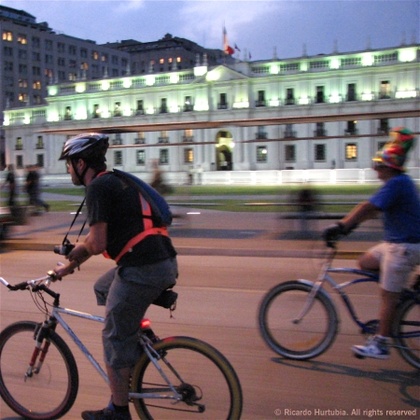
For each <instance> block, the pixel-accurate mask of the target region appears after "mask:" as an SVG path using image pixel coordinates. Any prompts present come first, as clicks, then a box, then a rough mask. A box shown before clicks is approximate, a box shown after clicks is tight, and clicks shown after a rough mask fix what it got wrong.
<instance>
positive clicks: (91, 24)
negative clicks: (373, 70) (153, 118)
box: [0, 0, 420, 60]
mask: <svg viewBox="0 0 420 420" xmlns="http://www.w3.org/2000/svg"><path fill="white" fill-rule="evenodd" d="M0 4H2V5H4V6H9V7H13V8H15V9H22V10H25V11H26V12H28V13H30V14H32V15H33V16H35V17H36V18H37V22H48V24H49V26H50V27H51V28H53V29H54V30H55V31H56V32H57V33H65V34H67V35H71V36H76V37H79V38H88V39H91V40H94V41H96V42H97V43H106V42H115V41H120V40H123V39H136V40H138V41H143V42H148V41H155V40H157V39H160V38H162V37H163V36H164V35H165V34H166V33H170V34H172V35H173V36H178V37H182V38H188V39H191V40H192V41H194V42H196V43H198V44H200V45H203V46H205V47H208V48H222V30H223V25H225V26H226V30H227V36H228V40H229V44H231V45H232V47H233V46H234V45H235V44H236V45H237V46H238V47H239V48H240V50H241V52H240V53H236V54H237V55H236V57H237V58H243V57H244V55H245V54H247V55H248V54H249V53H250V54H251V57H252V60H264V59H270V58H272V57H273V54H274V50H276V52H277V56H278V57H279V58H292V57H299V56H301V55H302V52H303V51H304V49H305V50H306V52H307V54H308V55H316V54H323V53H324V54H328V53H331V52H333V50H334V48H335V46H336V47H337V50H338V51H339V52H351V51H359V50H363V49H365V48H366V47H367V46H368V45H370V47H371V48H372V49H375V48H383V47H395V46H399V45H401V43H402V42H404V41H405V42H406V43H412V42H413V41H414V42H416V43H418V42H419V30H420V0H398V1H393V0H361V1H356V0H306V1H300V0H269V1H267V0H248V1H246V0H225V1H218V0H187V1H183V0H124V1H120V0H0ZM245 51H246V53H245Z"/></svg>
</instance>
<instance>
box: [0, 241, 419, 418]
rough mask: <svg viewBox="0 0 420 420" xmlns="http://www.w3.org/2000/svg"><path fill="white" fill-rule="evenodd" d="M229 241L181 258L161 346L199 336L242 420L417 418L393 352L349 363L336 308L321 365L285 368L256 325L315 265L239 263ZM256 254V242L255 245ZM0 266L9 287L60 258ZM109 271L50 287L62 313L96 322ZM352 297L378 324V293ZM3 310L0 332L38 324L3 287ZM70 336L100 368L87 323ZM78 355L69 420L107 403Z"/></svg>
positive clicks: (11, 255) (348, 340) (157, 323)
mask: <svg viewBox="0 0 420 420" xmlns="http://www.w3.org/2000/svg"><path fill="white" fill-rule="evenodd" d="M231 241H233V240H223V241H222V240H218V243H219V249H220V250H221V251H220V252H219V255H209V254H208V253H207V255H204V254H205V253H204V252H202V253H201V255H191V253H190V254H188V255H187V254H181V255H180V256H179V265H180V278H179V282H178V285H177V291H178V292H179V303H178V307H177V310H176V311H175V313H174V318H170V316H169V312H168V311H166V310H163V309H161V308H157V307H153V308H151V309H150V311H149V314H148V315H149V316H150V318H151V319H152V322H153V324H154V327H155V330H156V332H157V333H158V335H160V336H161V337H164V336H168V335H190V336H193V337H197V338H200V339H203V340H205V341H208V342H209V343H211V344H212V345H214V346H216V347H217V348H218V349H219V350H221V351H222V352H223V353H224V354H225V355H226V356H227V357H228V359H229V360H230V361H231V363H232V364H233V366H234V368H235V369H236V371H237V373H238V375H239V378H240V380H241V383H242V388H243V393H244V410H243V419H249V420H256V419H303V418H305V419H306V418H308V419H312V418H313V419H318V418H328V419H345V418H355V419H367V418H373V419H376V418H377V419H379V418H380V419H383V418H395V419H411V418H413V419H414V418H415V419H418V418H419V415H420V387H419V384H420V382H419V376H418V372H417V371H414V370H413V368H411V367H410V366H409V365H408V364H406V363H405V362H404V361H403V360H402V359H401V358H400V356H399V355H397V354H396V353H393V354H392V357H391V359H390V360H388V361H377V360H359V359H356V358H354V357H353V356H352V355H351V353H350V350H349V349H350V347H351V345H352V344H355V343H360V342H361V341H362V338H361V337H360V336H359V335H358V332H357V329H356V328H355V326H354V325H352V324H351V323H350V321H349V317H348V316H347V315H346V313H345V312H344V308H343V307H342V305H338V307H339V313H340V316H341V321H342V322H341V332H340V335H339V336H338V337H337V340H336V342H335V343H334V345H333V346H332V347H331V348H330V349H329V350H328V351H327V352H326V353H325V354H323V355H321V356H320V357H319V358H317V359H315V360H313V361H307V362H297V361H290V360H284V359H282V358H280V357H277V356H276V355H275V354H274V353H273V352H272V351H271V350H269V349H268V348H267V346H266V345H265V343H264V342H263V341H262V339H261V338H260V335H259V332H258V329H257V323H256V314H257V308H258V305H259V302H260V300H261V298H262V296H263V294H264V293H265V292H266V291H267V290H268V289H269V288H270V287H272V286H273V285H275V284H276V283H278V282H281V281H285V280H288V279H292V278H297V277H299V278H301V277H306V278H310V279H311V278H313V277H314V275H315V273H316V271H317V270H318V268H319V263H320V259H319V258H309V257H305V258H303V257H302V256H300V255H297V257H296V256H285V257H282V256H269V255H258V256H251V255H248V249H247V253H246V255H242V256H240V255H228V256H224V255H220V254H222V253H223V252H222V251H223V250H228V249H229V244H232V243H235V244H238V242H236V241H235V242H231ZM248 241H249V240H248ZM277 243H278V242H277ZM254 245H258V243H257V242H255V241H254ZM0 258H1V260H0V261H1V268H0V275H1V276H2V277H4V278H6V279H7V280H9V281H10V282H11V283H14V282H19V281H22V280H25V279H28V278H35V277H39V276H41V275H43V274H44V273H45V272H46V270H48V269H50V268H53V267H54V265H55V263H56V262H57V260H58V259H59V257H58V256H56V255H54V254H53V253H51V252H49V253H47V252H41V251H37V252H34V251H16V250H13V251H7V252H3V253H2V254H1V255H0ZM111 265H112V262H110V261H107V260H105V259H103V258H102V257H95V258H93V259H91V260H90V261H89V262H87V263H86V264H85V265H84V266H83V267H82V270H81V271H80V272H76V273H75V274H74V275H72V276H71V277H67V278H66V279H65V280H64V281H62V282H60V283H56V286H57V289H58V290H59V291H60V293H61V296H62V303H63V305H64V306H66V307H70V308H73V309H78V310H81V311H86V312H93V313H96V314H100V315H101V314H102V311H103V309H101V308H98V307H97V306H96V304H95V301H94V296H93V292H92V284H93V281H94V279H96V278H97V277H98V275H99V274H100V273H102V272H103V271H105V270H106V268H107V267H109V266H111ZM336 265H337V266H339V265H354V262H353V261H349V260H337V261H336ZM352 297H354V299H355V301H357V302H358V307H359V308H360V309H359V310H360V313H361V314H362V317H363V318H364V317H368V318H372V317H374V316H375V312H376V302H377V289H376V288H367V289H363V290H361V291H358V292H357V294H354V295H352ZM0 303H1V312H0V314H1V318H0V326H1V328H4V327H5V326H6V325H8V324H9V323H10V322H12V321H16V320H20V319H35V320H39V319H41V317H40V315H39V314H38V313H37V310H36V308H35V307H34V305H33V303H32V300H31V298H30V296H29V294H27V293H24V292H19V293H18V292H16V293H8V292H6V291H5V289H4V288H3V287H2V289H0ZM70 322H73V321H72V320H70ZM74 327H75V330H76V332H77V333H78V334H80V337H81V338H82V340H83V341H86V344H87V345H88V347H89V348H90V350H91V351H92V352H93V354H94V355H95V356H96V357H98V359H99V360H101V348H100V347H101V346H100V338H99V337H100V325H98V324H94V325H90V324H89V323H88V322H86V321H83V322H81V323H78V322H76V323H75V325H74ZM61 333H62V334H61V335H62V336H63V337H65V336H64V334H65V333H64V332H63V331H61ZM73 347H74V346H72V348H73ZM74 354H75V357H76V360H77V363H78V365H79V372H80V382H81V383H80V390H79V396H78V398H77V400H76V403H75V405H74V407H73V408H72V410H71V411H70V412H69V414H68V415H67V416H66V417H65V418H66V419H70V420H72V419H78V418H80V412H81V411H82V410H85V409H96V408H102V406H104V405H106V403H107V401H108V398H109V391H108V389H107V386H106V385H105V384H104V382H103V380H102V379H101V378H100V377H99V376H97V374H96V373H95V371H94V370H93V368H91V367H90V365H89V363H88V361H87V360H86V359H84V357H83V355H81V354H80V352H79V351H78V350H77V349H76V350H75V351H74ZM0 403H1V406H0V413H1V415H0V417H1V419H2V420H11V419H15V418H16V417H14V414H13V413H12V412H11V410H10V409H9V408H8V407H7V406H5V404H4V403H3V402H2V401H1V402H0ZM402 410H405V411H402ZM169 419H170V417H168V420H169ZM159 420H166V419H159ZM214 420H219V419H214Z"/></svg>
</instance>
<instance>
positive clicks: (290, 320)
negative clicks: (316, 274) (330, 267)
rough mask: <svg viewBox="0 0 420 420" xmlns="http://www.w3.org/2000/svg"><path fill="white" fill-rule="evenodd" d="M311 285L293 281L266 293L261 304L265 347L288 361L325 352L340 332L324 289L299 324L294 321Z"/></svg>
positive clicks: (332, 305)
mask: <svg viewBox="0 0 420 420" xmlns="http://www.w3.org/2000/svg"><path fill="white" fill-rule="evenodd" d="M312 286H313V285H312V283H311V282H306V281H299V280H292V281H287V282H285V283H280V284H278V285H277V286H275V287H273V288H272V289H271V290H269V291H268V292H267V294H266V295H265V296H264V298H263V300H262V301H261V303H260V307H259V311H258V324H259V329H260V333H261V335H262V338H263V340H264V341H265V342H266V344H267V345H268V346H269V347H270V348H271V349H272V350H273V351H274V352H275V353H277V354H279V355H280V356H283V357H285V358H288V359H295V360H307V359H312V358H314V357H317V356H319V355H320V354H322V353H324V352H325V351H326V350H327V349H328V348H329V347H330V346H331V344H332V343H333V342H334V339H335V337H336V335H337V332H338V317H337V311H336V309H335V307H334V304H333V303H332V301H331V299H330V297H329V296H328V295H327V294H326V293H325V292H324V291H323V290H322V289H321V290H319V291H318V293H317V295H316V296H315V299H314V302H313V304H312V307H311V308H310V310H309V311H308V313H307V314H306V315H305V316H304V318H303V319H302V320H301V321H300V322H298V323H297V322H294V319H295V318H296V317H298V316H299V314H300V312H301V311H302V309H303V308H304V305H305V303H306V301H307V298H308V295H309V293H310V292H311V290H312Z"/></svg>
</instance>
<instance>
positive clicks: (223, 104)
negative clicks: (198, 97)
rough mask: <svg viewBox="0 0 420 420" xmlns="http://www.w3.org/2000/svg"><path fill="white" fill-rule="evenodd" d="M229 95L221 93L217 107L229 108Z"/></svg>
mask: <svg viewBox="0 0 420 420" xmlns="http://www.w3.org/2000/svg"><path fill="white" fill-rule="evenodd" d="M227 107H228V103H227V95H226V93H221V94H220V96H219V103H218V104H217V109H227Z"/></svg>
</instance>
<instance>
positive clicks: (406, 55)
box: [398, 48, 416, 63]
mask: <svg viewBox="0 0 420 420" xmlns="http://www.w3.org/2000/svg"><path fill="white" fill-rule="evenodd" d="M398 59H399V61H402V62H404V63H407V62H409V61H414V60H415V59H416V49H415V48H404V49H401V50H400V52H399V55H398Z"/></svg>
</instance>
